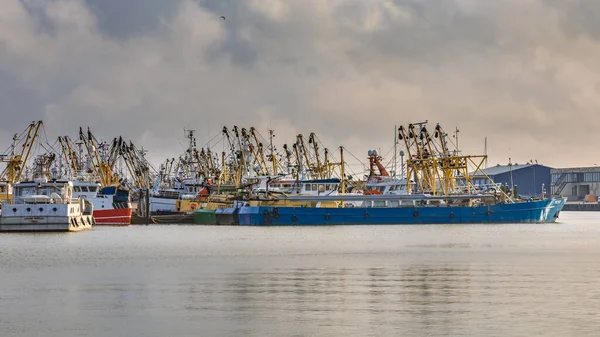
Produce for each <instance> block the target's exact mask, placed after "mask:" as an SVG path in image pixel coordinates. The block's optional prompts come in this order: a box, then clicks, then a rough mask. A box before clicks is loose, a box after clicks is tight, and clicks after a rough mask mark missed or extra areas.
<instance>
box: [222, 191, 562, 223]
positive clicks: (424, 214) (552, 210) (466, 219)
mask: <svg viewBox="0 0 600 337" xmlns="http://www.w3.org/2000/svg"><path fill="white" fill-rule="evenodd" d="M565 201H566V199H565V198H553V199H546V200H536V201H527V202H517V203H505V204H495V205H488V206H484V205H482V206H473V207H468V206H433V207H432V206H424V207H418V206H417V207H368V208H366V207H344V208H320V207H273V206H245V207H239V208H228V209H223V210H220V211H221V212H219V211H217V217H219V215H220V214H219V213H222V214H221V216H225V214H228V215H230V217H229V218H228V221H226V222H224V223H223V224H236V225H246V226H280V225H292V226H301V225H386V224H390V225H391V224H394V225H402V224H406V225H409V224H486V223H490V224H492V223H549V222H555V221H556V219H557V218H558V214H559V212H560V211H561V210H562V208H563V206H564V204H565Z"/></svg>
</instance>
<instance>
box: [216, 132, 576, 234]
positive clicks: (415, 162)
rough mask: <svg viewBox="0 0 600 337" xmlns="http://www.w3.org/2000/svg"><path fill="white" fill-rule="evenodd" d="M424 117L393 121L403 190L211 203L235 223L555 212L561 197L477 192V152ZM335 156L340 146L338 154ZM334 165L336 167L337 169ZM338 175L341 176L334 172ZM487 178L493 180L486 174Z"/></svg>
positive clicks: (537, 216) (456, 218)
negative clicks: (402, 148)
mask: <svg viewBox="0 0 600 337" xmlns="http://www.w3.org/2000/svg"><path fill="white" fill-rule="evenodd" d="M426 124H427V122H420V123H413V124H409V125H408V127H407V128H404V127H402V126H401V127H400V128H399V129H398V130H399V136H398V137H399V139H400V140H403V141H404V142H405V145H406V149H407V152H408V155H409V159H408V160H407V162H406V166H407V172H406V178H405V179H406V181H414V184H413V183H411V184H406V188H407V190H406V193H405V194H362V195H357V194H354V195H349V194H346V191H345V184H344V183H342V184H341V193H340V194H339V195H317V196H315V195H312V196H311V195H278V196H271V197H270V198H263V199H262V200H252V199H248V200H245V201H243V200H240V201H239V202H236V203H235V204H234V205H233V207H230V208H225V209H221V210H217V212H216V216H217V217H219V216H221V217H223V219H224V221H223V222H224V223H231V224H235V225H250V226H256V225H258V226H261V225H338V224H339V225H350V224H351V225H371V224H466V223H473V224H481V223H547V222H554V221H556V219H557V218H558V216H559V213H560V211H561V210H562V208H563V206H564V204H565V201H566V199H565V198H558V197H552V198H544V197H543V196H542V197H541V198H538V199H533V198H528V199H519V197H518V195H517V193H516V190H515V191H513V192H514V193H511V192H510V191H508V190H507V189H505V188H502V187H500V186H497V188H493V189H489V190H488V191H486V192H481V189H479V188H477V187H476V186H475V185H474V184H473V182H472V176H471V173H470V172H477V171H479V170H480V168H481V166H482V164H483V163H484V161H485V159H486V156H485V155H462V153H461V152H460V151H459V150H458V148H457V149H456V150H454V151H452V150H450V149H449V148H448V140H447V137H446V136H447V134H446V133H445V132H444V131H443V129H442V128H441V126H440V125H439V124H438V125H436V127H435V132H434V133H429V131H428V130H427V127H426ZM342 162H343V153H342ZM343 167H344V166H343V165H342V169H343ZM342 176H344V174H343V172H342ZM488 179H489V180H490V182H491V183H493V181H492V180H491V179H490V178H489V177H488Z"/></svg>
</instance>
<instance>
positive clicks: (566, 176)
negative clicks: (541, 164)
mask: <svg viewBox="0 0 600 337" xmlns="http://www.w3.org/2000/svg"><path fill="white" fill-rule="evenodd" d="M551 179H552V194H554V195H562V196H564V197H567V198H568V199H567V200H568V201H596V200H597V199H596V198H597V197H598V196H599V195H600V167H599V166H593V167H571V168H557V169H552V170H551ZM586 197H587V198H586ZM592 199H594V200H592Z"/></svg>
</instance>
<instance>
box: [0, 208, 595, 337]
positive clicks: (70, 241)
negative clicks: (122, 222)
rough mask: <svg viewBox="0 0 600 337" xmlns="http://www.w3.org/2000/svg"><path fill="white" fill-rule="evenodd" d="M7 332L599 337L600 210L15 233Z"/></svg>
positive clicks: (3, 322)
mask: <svg viewBox="0 0 600 337" xmlns="http://www.w3.org/2000/svg"><path fill="white" fill-rule="evenodd" d="M0 247H1V248H0V336H3V337H8V336H46V337H50V336H61V337H64V336H111V337H112V336H191V335H197V336H246V335H252V336H349V335H353V336H367V335H377V336H408V335H415V336H425V335H429V336H533V335H537V336H539V335H545V336H597V335H598V333H599V331H600V286H599V285H600V213H584V212H581V213H578V212H572V213H568V212H563V213H562V214H561V219H560V223H556V224H544V225H539V224H536V225H489V226H488V225H453V226H444V225H435V226H370V227H367V226H348V227H342V226H339V227H272V228H259V227H256V228H250V227H204V226H194V225H189V226H175V225H171V226H169V225H163V226H157V225H151V226H131V227H127V228H114V227H106V228H101V227H96V228H94V229H93V230H92V231H90V232H84V233H64V234H44V233H42V234H0Z"/></svg>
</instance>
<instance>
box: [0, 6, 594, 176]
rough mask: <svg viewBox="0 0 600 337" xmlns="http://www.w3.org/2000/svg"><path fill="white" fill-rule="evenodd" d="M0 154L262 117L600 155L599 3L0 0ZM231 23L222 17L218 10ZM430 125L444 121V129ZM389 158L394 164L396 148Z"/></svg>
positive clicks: (589, 158) (521, 159)
mask: <svg viewBox="0 0 600 337" xmlns="http://www.w3.org/2000/svg"><path fill="white" fill-rule="evenodd" d="M0 8H1V10H0V151H3V150H4V149H5V148H7V147H8V146H9V145H10V142H11V141H10V139H11V137H12V135H13V134H14V133H20V132H21V131H22V130H24V129H25V127H26V126H27V125H28V124H29V123H30V122H31V121H33V120H43V121H44V125H45V130H44V131H45V135H47V138H48V140H49V141H50V142H53V141H54V140H55V139H56V137H57V136H59V135H70V136H71V137H72V138H74V137H76V136H77V132H78V129H79V127H80V126H83V127H87V126H89V127H90V128H91V130H92V132H93V133H94V134H95V135H96V136H97V137H99V138H103V139H107V140H110V139H112V138H113V137H115V136H119V135H122V136H123V137H124V138H126V139H130V140H132V141H133V142H134V143H136V144H137V145H138V146H140V147H144V148H145V149H146V150H148V154H147V156H148V158H149V159H150V160H151V161H152V162H153V163H154V164H158V163H160V162H162V161H163V160H164V159H165V158H167V157H176V156H178V155H179V154H180V153H181V152H182V151H183V148H184V147H185V143H186V140H185V138H184V132H183V130H184V128H187V129H195V130H197V138H198V146H203V145H204V144H205V143H206V142H207V141H208V140H209V139H212V138H215V137H216V139H220V136H219V133H220V132H221V129H222V128H223V126H227V127H229V128H231V127H233V125H238V126H239V127H250V126H254V127H255V128H256V129H257V130H258V131H259V132H261V134H263V135H267V130H268V129H274V130H275V134H276V138H275V139H276V143H277V144H279V145H281V144H283V143H284V142H285V143H292V142H293V141H294V140H295V135H296V134H298V133H302V134H305V136H308V134H310V133H311V132H315V133H316V134H317V136H318V137H319V139H320V140H321V141H322V142H323V144H324V145H325V146H326V147H328V148H330V149H336V148H338V147H339V146H342V145H343V146H344V147H345V148H346V149H347V151H348V153H349V154H348V155H347V157H348V159H349V160H354V159H353V157H357V158H359V159H360V160H362V161H363V162H366V157H367V151H368V150H370V149H379V150H380V153H382V154H387V155H388V158H389V157H390V156H391V154H389V150H390V149H391V148H392V147H393V142H394V133H393V132H394V129H395V127H397V126H399V125H407V124H409V123H412V122H421V121H425V120H428V121H429V122H430V123H431V124H432V126H433V125H435V123H440V124H441V125H442V126H443V127H444V128H445V129H446V131H448V132H449V133H451V131H453V130H455V128H458V129H459V130H460V132H459V144H460V147H461V149H462V150H463V153H468V154H483V153H484V142H485V139H487V152H488V155H489V164H490V165H495V164H498V163H499V164H505V163H507V162H508V159H509V158H511V160H512V162H513V163H514V162H517V163H525V162H527V161H530V160H537V161H538V162H539V163H540V164H544V165H548V166H551V167H576V166H593V165H595V164H596V163H598V162H599V161H600V158H597V154H598V150H597V149H598V145H597V144H598V143H599V141H600V136H599V134H598V132H597V131H598V129H599V127H600V117H598V116H597V112H598V110H599V108H600V96H599V95H598V92H599V91H600V76H599V75H600V62H598V60H600V40H599V39H600V21H598V20H597V19H596V17H595V15H594V13H599V12H600V2H599V1H596V0H500V1H480V0H200V1H195V0H178V1H177V0H170V1H164V0H127V1H122V0H86V1H83V0H0ZM222 16H223V17H225V19H223V18H221V17H222ZM431 128H432V127H431ZM390 159H391V158H390Z"/></svg>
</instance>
